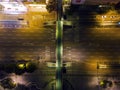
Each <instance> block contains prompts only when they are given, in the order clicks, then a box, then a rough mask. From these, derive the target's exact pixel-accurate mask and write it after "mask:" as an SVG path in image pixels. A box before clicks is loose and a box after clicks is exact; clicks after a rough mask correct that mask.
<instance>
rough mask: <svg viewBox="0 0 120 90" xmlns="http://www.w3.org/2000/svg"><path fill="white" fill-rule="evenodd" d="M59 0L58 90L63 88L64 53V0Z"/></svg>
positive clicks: (57, 35)
mask: <svg viewBox="0 0 120 90" xmlns="http://www.w3.org/2000/svg"><path fill="white" fill-rule="evenodd" d="M56 1H57V21H56V22H57V23H56V90H62V89H63V87H62V86H63V85H62V84H63V83H62V65H63V62H62V54H63V45H62V44H63V43H62V38H63V21H62V0H56Z"/></svg>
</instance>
